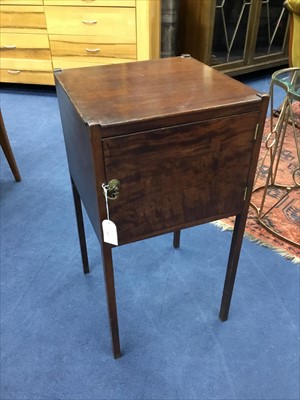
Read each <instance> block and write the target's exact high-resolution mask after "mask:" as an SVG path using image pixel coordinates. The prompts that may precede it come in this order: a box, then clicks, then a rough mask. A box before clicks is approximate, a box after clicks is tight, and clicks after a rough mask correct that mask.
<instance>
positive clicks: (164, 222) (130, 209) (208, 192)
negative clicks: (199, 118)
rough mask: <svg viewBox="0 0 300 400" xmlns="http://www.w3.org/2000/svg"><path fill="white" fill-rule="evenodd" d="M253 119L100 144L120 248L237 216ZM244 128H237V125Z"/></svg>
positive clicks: (160, 131) (238, 118) (203, 124)
mask: <svg viewBox="0 0 300 400" xmlns="http://www.w3.org/2000/svg"><path fill="white" fill-rule="evenodd" d="M257 119H258V114H257V113H251V114H247V115H244V116H242V119H241V116H240V115H239V116H231V117H226V118H220V119H214V120H210V121H204V122H200V123H196V124H189V125H182V126H176V127H171V128H166V129H158V130H155V131H149V132H144V133H139V134H131V135H124V136H119V137H114V138H107V139H104V140H103V148H104V160H105V168H106V180H107V182H109V181H110V180H112V179H118V180H119V181H120V182H121V190H120V194H119V196H118V198H117V199H116V200H111V201H109V209H110V218H111V219H112V221H113V222H114V223H115V224H116V225H117V228H118V235H119V241H120V243H124V242H125V241H126V242H130V241H133V240H137V239H138V238H143V237H147V235H150V234H153V233H154V232H155V233H161V232H167V231H168V230H170V229H171V228H172V227H173V228H174V224H175V225H176V226H178V227H184V226H191V225H195V224H197V223H199V221H200V220H201V219H202V220H203V219H205V218H206V219H209V218H210V217H213V218H214V219H216V216H219V218H221V217H223V216H224V215H227V216H228V215H235V214H238V213H239V212H241V210H242V207H243V202H244V200H243V199H244V192H245V188H246V186H247V176H248V171H249V168H250V162H251V158H252V149H253V144H254V132H255V128H256V124H257ZM241 121H242V122H241Z"/></svg>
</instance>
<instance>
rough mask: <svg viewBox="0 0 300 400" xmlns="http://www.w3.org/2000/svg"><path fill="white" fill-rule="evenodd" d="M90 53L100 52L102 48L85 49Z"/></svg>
mask: <svg viewBox="0 0 300 400" xmlns="http://www.w3.org/2000/svg"><path fill="white" fill-rule="evenodd" d="M85 51H87V52H88V53H99V51H100V49H87V48H86V49H85Z"/></svg>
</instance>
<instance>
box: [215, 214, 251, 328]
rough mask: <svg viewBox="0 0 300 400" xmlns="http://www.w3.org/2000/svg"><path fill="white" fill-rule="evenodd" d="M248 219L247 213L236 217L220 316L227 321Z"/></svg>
mask: <svg viewBox="0 0 300 400" xmlns="http://www.w3.org/2000/svg"><path fill="white" fill-rule="evenodd" d="M246 220H247V213H244V214H240V215H237V216H236V219H235V224H234V230H233V234H232V240H231V246H230V253H229V259H228V265H227V272H226V278H225V283H224V289H223V296H222V302H221V308H220V313H219V318H220V320H221V321H226V320H227V318H228V313H229V307H230V302H231V297H232V292H233V286H234V281H235V276H236V271H237V267H238V262H239V257H240V252H241V247H242V242H243V235H244V231H245V225H246Z"/></svg>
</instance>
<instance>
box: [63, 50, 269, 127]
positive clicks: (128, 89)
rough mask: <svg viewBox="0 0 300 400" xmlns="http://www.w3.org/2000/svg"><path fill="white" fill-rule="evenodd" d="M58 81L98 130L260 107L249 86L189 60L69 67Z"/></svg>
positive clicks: (86, 118) (170, 59) (76, 106)
mask: <svg viewBox="0 0 300 400" xmlns="http://www.w3.org/2000/svg"><path fill="white" fill-rule="evenodd" d="M56 79H57V84H60V85H61V86H62V87H63V88H64V90H65V91H66V93H67V95H68V97H69V98H70V100H71V102H72V103H73V104H74V106H75V108H76V109H77V111H78V113H79V114H80V116H81V118H82V119H83V120H84V121H85V122H86V123H87V124H89V125H100V126H102V127H114V126H118V125H124V124H138V123H142V122H144V121H149V120H159V119H163V118H167V117H169V116H174V117H176V116H177V117H184V116H190V115H191V114H193V113H196V114H198V113H199V112H200V113H201V112H205V111H209V112H210V113H211V117H214V116H222V115H230V114H232V113H234V112H243V106H244V108H245V110H246V108H247V107H248V110H246V111H249V110H250V109H252V110H253V109H258V108H259V103H260V100H261V99H260V98H259V97H258V96H257V94H256V91H255V90H253V89H252V88H250V87H248V86H246V85H244V84H242V83H240V82H238V81H236V80H234V79H233V78H230V77H228V76H226V75H224V74H222V73H220V72H218V71H215V70H214V69H212V68H211V67H209V66H207V65H205V64H202V63H201V62H199V61H197V60H195V59H193V58H191V57H187V58H183V57H174V58H164V59H159V60H151V61H143V62H135V63H126V64H113V65H105V66H95V67H88V68H76V69H69V70H64V71H61V72H57V73H56ZM237 106H238V109H237ZM230 110H232V111H230ZM179 122H185V121H184V118H183V119H182V118H181V120H180V121H179Z"/></svg>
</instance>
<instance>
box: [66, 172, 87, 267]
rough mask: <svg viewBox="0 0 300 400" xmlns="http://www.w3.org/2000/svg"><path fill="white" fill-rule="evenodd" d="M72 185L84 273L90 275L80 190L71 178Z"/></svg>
mask: <svg viewBox="0 0 300 400" xmlns="http://www.w3.org/2000/svg"><path fill="white" fill-rule="evenodd" d="M71 183H72V191H73V198H74V205H75V213H76V221H77V230H78V236H79V243H80V250H81V258H82V265H83V272H84V273H85V274H88V273H89V272H90V268H89V260H88V254H87V248H86V240H85V231H84V224H83V216H82V206H81V199H80V196H79V193H78V190H77V188H76V185H75V183H74V181H73V179H72V177H71Z"/></svg>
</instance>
